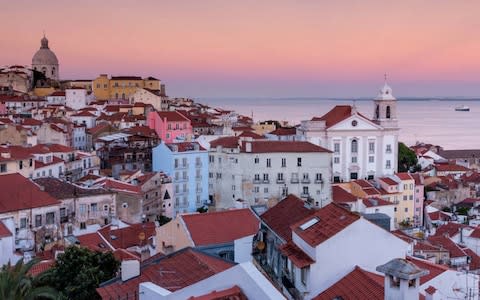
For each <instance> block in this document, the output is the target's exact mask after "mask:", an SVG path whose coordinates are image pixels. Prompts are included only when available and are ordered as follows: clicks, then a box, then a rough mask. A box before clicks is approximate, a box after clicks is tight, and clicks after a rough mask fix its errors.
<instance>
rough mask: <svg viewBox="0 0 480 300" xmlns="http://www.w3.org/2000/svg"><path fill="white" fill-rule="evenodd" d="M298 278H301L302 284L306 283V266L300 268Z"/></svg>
mask: <svg viewBox="0 0 480 300" xmlns="http://www.w3.org/2000/svg"><path fill="white" fill-rule="evenodd" d="M300 279H301V280H302V283H303V285H305V286H306V285H307V268H302V269H300Z"/></svg>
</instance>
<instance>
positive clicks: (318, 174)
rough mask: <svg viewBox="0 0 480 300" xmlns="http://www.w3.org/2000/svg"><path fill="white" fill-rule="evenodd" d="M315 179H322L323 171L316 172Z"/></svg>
mask: <svg viewBox="0 0 480 300" xmlns="http://www.w3.org/2000/svg"><path fill="white" fill-rule="evenodd" d="M315 180H316V181H322V173H317V174H315Z"/></svg>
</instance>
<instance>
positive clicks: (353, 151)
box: [351, 140, 358, 153]
mask: <svg viewBox="0 0 480 300" xmlns="http://www.w3.org/2000/svg"><path fill="white" fill-rule="evenodd" d="M351 151H352V153H357V152H358V142H357V140H352V147H351Z"/></svg>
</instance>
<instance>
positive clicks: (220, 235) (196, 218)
mask: <svg viewBox="0 0 480 300" xmlns="http://www.w3.org/2000/svg"><path fill="white" fill-rule="evenodd" d="M181 218H182V219H183V222H184V223H185V225H186V227H187V230H188V231H189V233H190V236H191V238H192V240H193V242H194V244H195V246H207V245H216V244H224V243H230V242H233V241H234V240H236V239H239V238H242V237H245V236H248V235H254V234H256V233H257V232H258V230H259V224H260V221H259V220H258V219H257V217H255V215H254V213H253V212H252V211H251V210H250V209H248V208H244V209H234V210H225V211H220V212H212V213H203V214H187V215H182V216H181Z"/></svg>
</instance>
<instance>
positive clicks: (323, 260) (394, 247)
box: [308, 218, 409, 298]
mask: <svg viewBox="0 0 480 300" xmlns="http://www.w3.org/2000/svg"><path fill="white" fill-rule="evenodd" d="M408 247H409V244H408V243H406V242H404V241H403V240H401V239H399V238H397V237H396V236H394V235H393V234H391V233H390V232H388V231H386V230H384V229H382V228H381V227H379V226H377V225H375V224H372V223H371V222H369V221H367V220H365V219H363V218H361V219H359V220H358V221H356V222H354V223H352V224H351V225H350V226H348V227H347V228H345V229H344V230H342V231H341V232H339V233H337V234H336V235H335V236H333V237H332V238H330V239H328V240H326V241H324V242H323V243H322V244H320V245H319V246H317V248H316V259H315V261H316V262H315V263H314V264H313V265H311V267H310V273H311V274H310V279H311V280H310V284H311V286H310V287H309V290H310V291H311V292H312V293H310V294H309V296H308V298H312V297H314V296H316V295H318V294H319V293H321V292H322V291H324V290H325V289H327V288H328V287H330V286H331V285H332V284H334V283H335V282H337V281H338V280H340V279H341V278H342V277H344V276H345V275H347V274H348V273H349V272H350V271H351V270H352V268H353V267H354V266H356V265H358V266H360V267H362V268H365V269H367V270H375V268H376V267H377V266H379V265H382V264H385V263H386V262H388V261H390V260H392V259H394V258H399V257H401V258H405V256H406V254H407V251H408Z"/></svg>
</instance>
